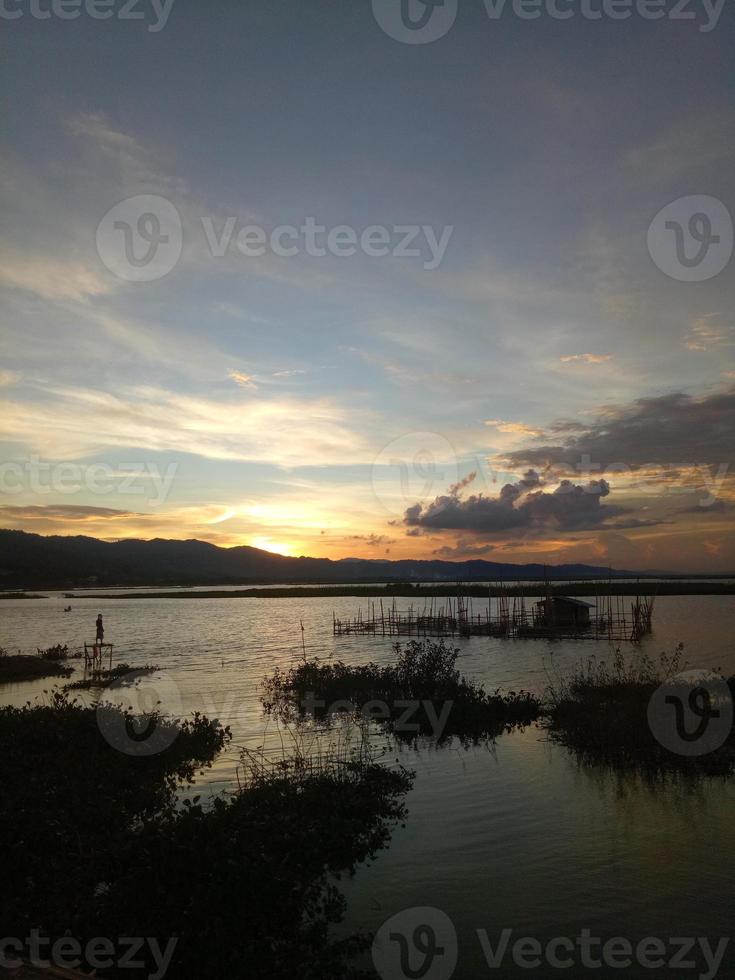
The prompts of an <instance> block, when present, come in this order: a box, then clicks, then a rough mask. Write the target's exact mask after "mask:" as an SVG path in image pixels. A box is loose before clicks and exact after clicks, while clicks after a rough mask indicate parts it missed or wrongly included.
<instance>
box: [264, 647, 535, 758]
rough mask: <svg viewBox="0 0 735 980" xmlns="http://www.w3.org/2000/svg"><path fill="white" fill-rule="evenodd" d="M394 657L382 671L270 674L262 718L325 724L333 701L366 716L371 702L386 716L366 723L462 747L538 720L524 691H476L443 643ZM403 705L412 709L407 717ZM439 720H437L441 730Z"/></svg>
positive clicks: (325, 667) (328, 667) (309, 663)
mask: <svg viewBox="0 0 735 980" xmlns="http://www.w3.org/2000/svg"><path fill="white" fill-rule="evenodd" d="M393 650H394V653H395V657H396V660H395V663H393V664H390V665H386V666H382V665H380V664H375V663H369V664H365V665H362V666H357V667H350V666H347V665H346V664H344V663H342V662H341V661H337V662H336V663H331V664H330V663H326V664H325V663H320V662H319V661H318V660H306V661H304V662H303V663H300V664H298V665H297V666H296V667H294V668H292V669H291V670H289V671H287V672H283V671H280V670H276V671H275V673H274V675H273V676H272V677H271V678H268V679H266V681H265V682H264V694H263V698H262V700H263V705H264V707H265V709H266V711H267V712H269V713H277V714H279V715H281V716H282V717H285V718H286V719H287V720H289V721H298V720H301V721H303V720H305V719H306V717H307V716H308V714H309V712H310V711H313V713H314V714H315V715H316V716H317V717H321V718H325V719H327V720H328V719H329V717H330V716H334V714H335V709H334V707H330V706H334V705H337V704H338V703H339V702H345V701H346V702H349V703H350V705H352V708H353V711H354V713H355V714H356V715H361V714H362V713H363V711H365V712H366V713H367V712H368V711H369V705H370V702H380V703H381V705H383V706H384V710H385V712H386V713H387V717H384V718H382V719H379V718H377V714H376V715H373V714H372V713H370V717H374V718H375V719H376V720H378V721H379V723H380V724H381V725H382V726H383V727H384V728H386V729H388V730H389V731H390V732H391V733H392V734H394V735H395V736H396V737H397V738H399V739H402V740H409V741H410V740H414V739H416V738H417V737H418V736H419V735H421V736H428V735H433V736H435V737H436V739H437V741H438V742H441V741H443V740H446V739H447V738H450V737H453V736H457V737H459V738H460V739H461V740H466V741H476V740H479V739H486V738H492V737H494V736H496V735H498V734H500V733H501V732H503V731H505V730H507V729H510V728H512V727H514V726H516V725H526V724H530V723H531V722H533V721H534V720H535V719H536V718H537V717H538V715H539V711H540V705H539V702H538V701H537V700H536V699H535V698H534V697H533V696H532V695H530V694H528V693H527V692H525V691H520V692H515V691H510V692H509V693H507V694H503V693H501V691H500V690H499V689H497V690H495V691H494V692H493V693H492V694H487V693H486V692H485V689H484V688H483V686H482V685H481V684H478V683H476V682H475V681H470V680H466V679H465V678H462V677H460V674H459V671H458V670H457V669H456V664H457V659H458V657H459V652H460V651H459V648H456V647H449V646H447V645H446V643H445V641H444V640H443V639H441V640H439V641H434V640H411V641H410V642H408V643H406V644H405V645H403V646H402V645H401V644H400V643H396V644H395V646H394V647H393ZM406 701H409V702H417V703H416V705H415V708H414V710H412V711H411V713H410V718H409V717H408V715H407V706H406V704H405V702H406ZM315 702H321V703H322V704H323V707H317V706H316V705H315ZM402 702H403V703H402ZM438 719H444V720H443V722H442V727H441V731H437V721H438Z"/></svg>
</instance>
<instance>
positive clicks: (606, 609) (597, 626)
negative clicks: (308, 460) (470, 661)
mask: <svg viewBox="0 0 735 980" xmlns="http://www.w3.org/2000/svg"><path fill="white" fill-rule="evenodd" d="M653 602H654V600H653V597H650V596H649V597H641V596H636V597H635V599H634V601H632V602H631V603H630V609H629V610H628V608H627V604H626V603H627V598H626V597H625V596H616V595H605V596H600V597H599V598H598V600H597V602H596V603H591V602H585V601H583V600H581V599H573V598H570V597H568V596H558V595H555V596H551V595H547V596H546V598H544V599H541V600H539V601H537V602H531V603H530V604H529V605H527V603H526V599H525V598H524V597H523V596H510V595H507V594H504V593H501V594H500V595H497V596H489V597H488V599H487V605H486V606H484V608H483V610H482V612H477V613H476V612H475V611H474V609H473V602H472V599H471V598H470V599H466V598H464V597H462V596H457V598H456V599H451V598H450V599H447V600H446V602H444V603H442V604H438V603H437V601H436V599H433V598H432V599H430V600H427V602H426V603H425V604H424V605H423V607H420V608H419V607H417V606H414V605H413V604H411V605H410V606H409V607H408V609H404V610H399V609H398V607H397V606H396V601H395V599H394V600H393V603H392V605H391V606H389V607H388V608H387V609H386V608H384V606H383V601H382V599H381V600H379V604H378V606H377V607H376V605H375V603H374V602H373V603H371V604H370V605H369V606H368V610H367V612H366V613H365V614H363V611H362V609H359V610H358V613H357V615H356V616H355V617H353V618H352V619H337V617H336V616H335V614H334V613H332V631H333V633H334V635H335V636H348V635H350V634H365V635H370V636H415V637H421V636H427V637H429V636H435V637H441V636H495V637H502V638H506V639H555V640H560V639H597V640H608V641H611V642H619V643H622V642H632V643H636V642H638V641H639V640H641V639H642V638H643V637H644V636H646V635H647V634H648V633H650V632H651V622H652V617H653Z"/></svg>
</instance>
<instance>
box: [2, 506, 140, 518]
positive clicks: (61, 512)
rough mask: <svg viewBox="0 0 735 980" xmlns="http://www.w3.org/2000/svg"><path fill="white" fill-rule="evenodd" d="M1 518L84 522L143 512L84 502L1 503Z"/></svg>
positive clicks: (132, 515)
mask: <svg viewBox="0 0 735 980" xmlns="http://www.w3.org/2000/svg"><path fill="white" fill-rule="evenodd" d="M0 515H2V519H3V520H5V519H6V518H7V519H10V520H14V521H19V520H20V521H33V520H48V521H52V520H57V519H58V520H61V521H64V522H65V523H66V522H84V521H88V520H90V519H94V520H116V519H118V518H121V517H145V516H146V515H145V514H140V513H136V512H134V511H130V510H118V509H116V508H114V507H90V506H87V505H86V504H20V505H17V506H16V505H13V504H3V505H2V506H0Z"/></svg>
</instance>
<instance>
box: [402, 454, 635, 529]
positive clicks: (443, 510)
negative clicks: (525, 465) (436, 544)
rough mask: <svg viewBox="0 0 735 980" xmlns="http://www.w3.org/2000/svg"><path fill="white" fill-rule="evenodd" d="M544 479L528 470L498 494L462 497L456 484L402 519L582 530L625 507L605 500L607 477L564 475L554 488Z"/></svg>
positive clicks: (439, 525) (451, 525) (427, 525)
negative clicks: (579, 479) (580, 480)
mask: <svg viewBox="0 0 735 980" xmlns="http://www.w3.org/2000/svg"><path fill="white" fill-rule="evenodd" d="M542 486H543V480H542V478H541V477H540V476H539V474H538V473H537V472H536V471H535V470H528V472H527V473H525V475H524V476H523V478H522V479H521V480H519V481H518V482H517V483H507V484H506V485H505V486H504V487H503V488H502V489H501V491H500V494H499V496H497V497H486V496H484V495H483V494H481V493H480V494H473V495H472V496H470V497H467V499H466V500H462V499H461V498H460V496H459V492H458V491H457V488H456V487H452V488H450V492H449V493H448V494H444V495H442V496H439V497H437V498H436V499H435V500H434V501H433V502H432V503H430V504H428V505H426V506H424V505H423V504H420V503H417V504H414V505H413V506H412V507H408V508H407V509H406V512H405V514H404V517H403V521H404V523H405V524H407V525H408V526H409V527H410V528H424V529H429V530H435V531H439V530H441V531H449V530H452V531H470V532H473V533H475V534H495V533H498V532H503V531H505V532H508V531H529V530H534V529H535V530H558V531H581V530H589V529H592V528H599V527H602V526H604V522H605V521H607V520H608V519H610V518H612V517H617V516H619V515H621V514H624V513H626V511H625V509H624V508H622V507H616V506H610V505H608V506H602V504H601V501H602V499H603V497H607V496H608V494H609V493H610V487H609V484H608V483H607V482H606V481H605V480H591V481H590V482H589V483H587V484H575V483H572V482H571V480H562V481H561V482H560V483H559V485H558V486H557V487H556V488H555V489H554V490H553V491H551V492H547V491H546V490H542V489H540V488H541V487H542Z"/></svg>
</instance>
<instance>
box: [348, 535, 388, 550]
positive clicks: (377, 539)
mask: <svg viewBox="0 0 735 980" xmlns="http://www.w3.org/2000/svg"><path fill="white" fill-rule="evenodd" d="M345 540H346V541H364V542H365V544H367V545H370V546H371V547H377V546H378V545H381V544H391V543H392V542H393V541H394V540H395V539H394V538H388V537H386V536H385V535H384V534H351V535H349V537H347V538H345Z"/></svg>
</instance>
